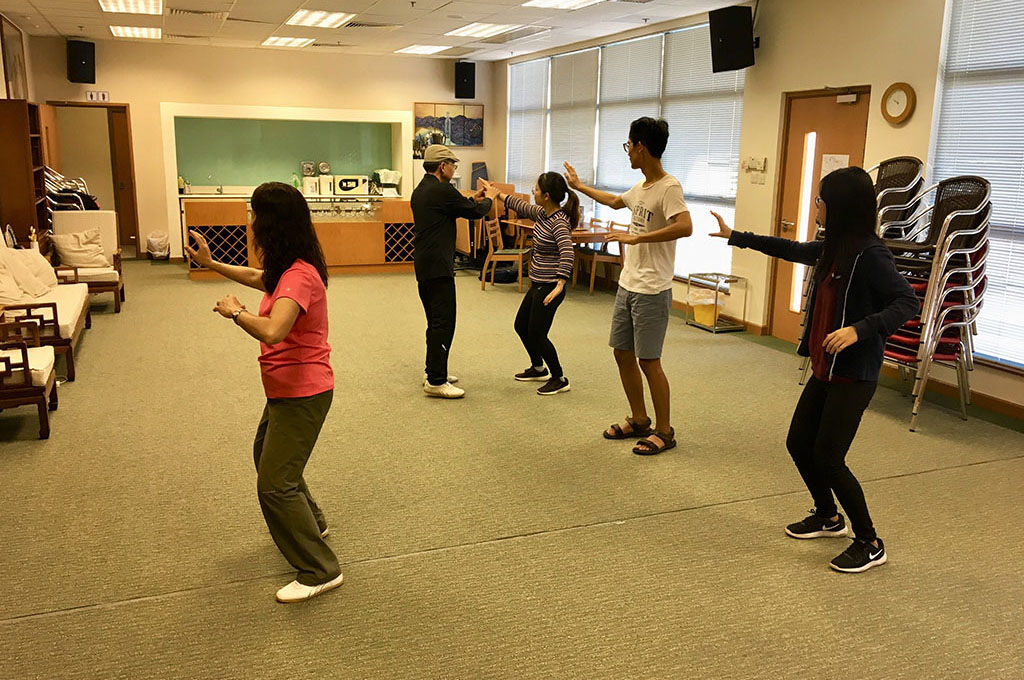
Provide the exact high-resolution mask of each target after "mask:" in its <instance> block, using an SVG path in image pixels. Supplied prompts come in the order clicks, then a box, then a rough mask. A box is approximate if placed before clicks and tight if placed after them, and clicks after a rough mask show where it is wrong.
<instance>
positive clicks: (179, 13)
mask: <svg viewBox="0 0 1024 680" xmlns="http://www.w3.org/2000/svg"><path fill="white" fill-rule="evenodd" d="M167 16H171V17H182V18H187V19H212V20H214V21H224V20H225V19H227V18H228V13H227V12H207V11H204V10H201V9H179V8H177V7H168V8H167Z"/></svg>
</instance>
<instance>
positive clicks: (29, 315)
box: [0, 284, 92, 381]
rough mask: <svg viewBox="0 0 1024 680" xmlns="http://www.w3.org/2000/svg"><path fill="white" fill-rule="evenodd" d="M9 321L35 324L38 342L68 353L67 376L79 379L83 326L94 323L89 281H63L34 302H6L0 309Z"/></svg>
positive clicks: (57, 351) (56, 351)
mask: <svg viewBox="0 0 1024 680" xmlns="http://www.w3.org/2000/svg"><path fill="white" fill-rule="evenodd" d="M5 321H6V322H26V323H29V324H32V325H33V326H34V327H35V328H36V331H37V336H36V339H37V341H38V343H39V344H41V345H46V346H49V347H52V348H53V351H54V352H55V353H57V354H62V355H64V358H65V361H66V363H67V379H68V381H73V380H74V379H75V347H76V346H77V345H78V340H79V338H81V336H82V332H83V330H84V329H86V328H89V327H91V326H92V315H91V313H90V311H89V294H88V289H87V288H86V286H85V285H83V284H60V285H58V286H57V287H56V288H54V289H53V290H52V291H50V292H49V293H47V294H46V295H44V296H42V297H39V298H36V299H35V300H33V301H32V302H24V303H20V304H9V305H6V307H5V309H4V310H3V311H2V312H0V323H2V322H5Z"/></svg>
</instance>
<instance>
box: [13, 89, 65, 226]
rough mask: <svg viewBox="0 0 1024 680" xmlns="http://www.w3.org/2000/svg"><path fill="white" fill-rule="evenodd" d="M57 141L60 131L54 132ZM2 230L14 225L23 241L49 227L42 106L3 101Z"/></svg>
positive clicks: (19, 101)
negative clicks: (31, 232)
mask: <svg viewBox="0 0 1024 680" xmlns="http://www.w3.org/2000/svg"><path fill="white" fill-rule="evenodd" d="M53 135H54V139H56V129H55V130H54V132H53ZM0 158H2V159H3V161H2V162H0V227H6V225H8V224H10V225H11V226H12V227H13V228H14V233H15V235H16V236H17V237H18V240H19V241H27V240H28V235H29V231H30V229H32V228H35V229H36V231H42V230H43V229H48V228H49V217H48V213H47V206H46V188H45V184H44V182H43V166H44V165H45V164H46V157H45V155H44V144H43V137H42V126H41V124H40V119H39V106H38V105H37V104H33V103H31V102H27V101H25V100H24V99H7V100H0Z"/></svg>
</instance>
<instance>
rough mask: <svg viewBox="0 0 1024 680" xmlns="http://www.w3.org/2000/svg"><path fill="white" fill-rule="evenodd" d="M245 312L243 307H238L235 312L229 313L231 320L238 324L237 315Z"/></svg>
mask: <svg viewBox="0 0 1024 680" xmlns="http://www.w3.org/2000/svg"><path fill="white" fill-rule="evenodd" d="M244 311H245V307H239V308H238V309H236V310H235V311H233V312H231V320H232V321H234V322H235V323H238V315H239V314H241V313H242V312H244Z"/></svg>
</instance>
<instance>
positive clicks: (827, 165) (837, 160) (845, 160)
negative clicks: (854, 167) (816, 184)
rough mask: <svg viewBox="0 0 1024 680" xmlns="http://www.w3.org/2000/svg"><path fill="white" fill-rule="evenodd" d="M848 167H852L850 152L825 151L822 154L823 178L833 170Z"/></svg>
mask: <svg viewBox="0 0 1024 680" xmlns="http://www.w3.org/2000/svg"><path fill="white" fill-rule="evenodd" d="M848 167H850V154H848V153H825V154H822V155H821V176H822V177H823V178H824V177H825V175H827V174H828V173H830V172H832V171H833V170H839V169H840V168H848Z"/></svg>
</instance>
